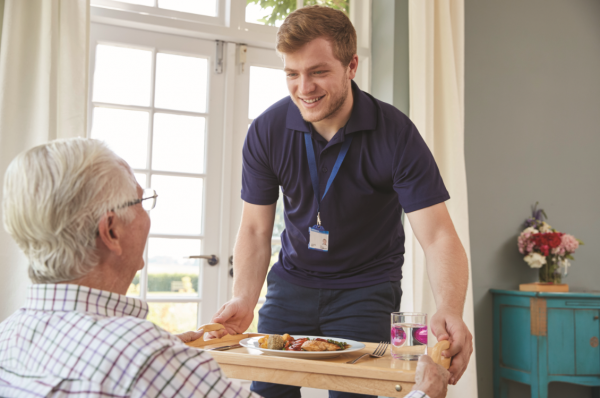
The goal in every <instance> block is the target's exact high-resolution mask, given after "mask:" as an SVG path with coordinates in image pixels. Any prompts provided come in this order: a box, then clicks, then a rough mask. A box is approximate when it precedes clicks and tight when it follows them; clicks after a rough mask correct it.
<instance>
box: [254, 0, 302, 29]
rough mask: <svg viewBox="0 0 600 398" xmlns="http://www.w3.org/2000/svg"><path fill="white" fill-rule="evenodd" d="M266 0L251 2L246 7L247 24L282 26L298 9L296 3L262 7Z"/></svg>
mask: <svg viewBox="0 0 600 398" xmlns="http://www.w3.org/2000/svg"><path fill="white" fill-rule="evenodd" d="M261 3H263V4H264V3H266V2H265V1H264V0H250V1H248V5H247V6H246V22H248V23H255V24H260V25H271V26H277V27H279V26H281V24H282V23H283V21H284V20H285V18H286V17H287V16H288V15H289V14H290V13H291V12H292V11H294V10H295V9H296V1H295V0H291V1H283V2H281V1H280V2H279V3H280V4H277V5H276V6H275V7H272V6H270V7H269V6H264V7H263V6H262V5H261Z"/></svg>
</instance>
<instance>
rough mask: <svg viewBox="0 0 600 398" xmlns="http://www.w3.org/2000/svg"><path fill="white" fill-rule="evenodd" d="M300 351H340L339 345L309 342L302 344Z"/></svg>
mask: <svg viewBox="0 0 600 398" xmlns="http://www.w3.org/2000/svg"><path fill="white" fill-rule="evenodd" d="M302 349H303V350H306V351H337V350H341V348H340V346H339V345H336V344H331V343H328V342H326V341H316V340H309V341H305V342H304V344H302Z"/></svg>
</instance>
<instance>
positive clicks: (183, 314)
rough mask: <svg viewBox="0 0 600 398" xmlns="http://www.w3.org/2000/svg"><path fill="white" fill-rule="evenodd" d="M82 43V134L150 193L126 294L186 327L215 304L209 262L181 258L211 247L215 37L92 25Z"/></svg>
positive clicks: (219, 82) (215, 190)
mask: <svg viewBox="0 0 600 398" xmlns="http://www.w3.org/2000/svg"><path fill="white" fill-rule="evenodd" d="M185 3H186V2H185V1H179V2H177V1H171V2H166V1H163V2H159V6H164V7H165V8H166V7H180V8H181V7H185V6H186V5H185ZM214 3H215V4H216V2H214ZM161 4H162V5H161ZM190 4H191V3H190ZM191 5H192V6H193V4H191ZM174 9H175V8H174ZM91 44H92V45H91V52H92V54H91V57H90V61H91V62H90V64H91V65H90V68H91V73H90V75H91V91H92V95H91V98H90V109H91V110H92V112H91V114H92V118H91V119H92V120H91V123H90V136H91V137H92V138H97V139H101V140H103V141H105V142H106V143H107V144H108V146H109V147H110V148H112V149H113V150H114V151H115V152H116V153H117V154H118V155H119V156H121V157H122V158H123V159H125V160H126V161H127V162H128V163H129V164H130V166H131V167H132V168H133V169H134V172H135V177H136V179H137V181H138V182H139V183H140V185H141V186H142V187H144V188H146V187H152V188H153V189H154V190H156V192H157V194H158V199H157V205H156V207H155V208H154V209H153V210H152V211H151V212H150V218H151V221H152V224H151V228H150V236H149V239H148V243H147V248H146V253H145V260H146V261H145V262H146V266H145V267H144V269H143V270H142V272H140V273H138V274H137V275H136V277H135V279H134V281H133V282H132V284H131V287H130V289H129V292H128V294H130V295H132V296H136V297H140V298H142V299H145V300H146V301H148V302H149V305H150V314H149V317H148V318H149V319H150V320H152V321H153V322H156V323H157V324H159V325H160V326H162V327H163V328H165V329H167V330H169V331H171V332H181V331H186V330H193V329H195V328H196V327H197V326H198V323H199V322H204V323H207V322H208V321H209V320H210V318H211V317H212V315H213V314H214V313H215V312H216V310H217V309H218V308H217V302H216V300H215V297H216V296H217V294H216V291H217V290H218V289H219V283H220V282H219V278H218V272H217V271H216V269H215V268H217V269H218V267H211V266H208V265H207V264H206V261H205V260H197V259H189V258H188V257H189V256H197V255H202V254H206V255H212V254H218V253H219V250H220V247H219V240H220V232H219V231H220V226H219V219H220V214H221V207H220V203H221V201H220V200H219V199H220V198H219V197H218V195H219V193H220V192H221V168H222V165H221V153H222V150H223V149H222V142H221V140H219V137H220V135H221V134H222V128H223V126H222V124H223V96H222V94H221V93H222V92H223V89H224V79H223V77H222V75H218V74H214V73H212V69H211V68H210V66H211V65H214V59H213V56H214V53H215V44H214V42H212V41H205V40H199V39H193V38H184V37H180V36H170V35H166V34H160V33H154V32H143V31H138V30H135V29H128V28H121V27H114V26H107V25H97V24H92V29H91ZM209 92H211V93H215V95H213V96H211V97H209V96H208V93H209ZM209 193H211V195H209ZM213 196H216V198H214V197H213ZM206 225H209V226H210V228H208V230H207V229H206V228H205V226H206Z"/></svg>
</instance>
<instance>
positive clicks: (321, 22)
mask: <svg viewBox="0 0 600 398" xmlns="http://www.w3.org/2000/svg"><path fill="white" fill-rule="evenodd" d="M277 50H278V52H279V53H280V54H281V55H282V58H283V62H284V66H285V69H284V70H285V72H286V75H287V84H288V89H289V92H290V97H288V98H285V99H283V100H281V101H279V102H277V103H275V104H274V105H272V106H271V107H270V108H269V109H267V110H266V111H265V112H264V113H263V114H262V115H261V116H259V117H258V118H257V119H255V120H254V122H253V123H252V125H251V126H250V129H249V131H248V136H247V138H246V143H245V146H244V151H243V156H244V165H243V167H244V168H243V185H242V199H243V200H244V207H243V214H242V221H241V225H240V231H239V234H238V239H237V243H236V247H235V252H234V257H235V265H234V267H235V279H234V287H233V290H234V291H233V298H232V300H230V301H229V302H228V303H226V304H225V305H224V306H223V307H222V308H221V309H220V310H219V311H218V312H217V314H216V315H215V317H214V318H213V321H214V322H219V323H222V324H224V325H225V327H226V328H227V330H228V332H229V333H241V332H244V331H245V330H246V328H247V327H248V326H249V325H250V322H251V321H252V318H253V310H254V307H255V305H256V303H257V300H258V297H259V294H260V290H261V286H262V284H263V282H264V280H265V276H266V274H267V269H268V264H269V258H270V255H271V251H270V242H271V234H272V230H273V221H274V216H275V202H276V201H277V198H278V194H279V189H280V187H281V191H282V192H283V195H284V204H285V223H286V229H285V231H284V232H283V233H282V235H281V244H282V245H281V252H280V256H279V261H278V262H277V263H276V264H275V265H274V266H273V269H272V271H271V272H270V273H269V275H268V278H267V283H268V293H267V299H266V302H265V304H264V305H263V307H262V308H261V310H260V312H259V324H258V330H259V332H262V333H278V334H281V333H290V334H307V335H322V336H330V337H342V338H348V339H354V340H360V341H389V333H390V313H391V312H394V311H398V309H399V307H400V297H401V290H400V279H401V276H402V275H401V266H402V263H403V254H404V231H403V228H402V225H401V223H400V215H401V212H402V209H404V211H405V212H406V214H407V216H408V218H409V220H410V222H411V225H412V226H413V230H414V232H415V234H416V236H417V238H418V240H419V242H420V244H421V245H422V247H423V249H424V251H425V254H426V257H427V267H428V273H429V278H430V281H431V285H432V288H433V293H434V296H435V299H436V303H437V307H438V311H437V313H436V314H435V316H433V317H432V318H431V320H430V328H431V330H432V332H433V333H434V334H435V335H436V336H437V338H438V339H439V340H444V339H449V340H450V342H451V348H450V349H449V350H447V351H445V352H444V355H446V356H453V357H454V359H453V364H452V367H451V368H450V374H451V379H450V382H451V383H452V384H455V383H456V381H458V379H459V378H460V377H461V375H462V373H463V372H464V370H465V368H466V366H467V364H468V361H469V357H470V355H471V352H472V336H471V334H470V333H469V330H468V329H467V327H466V325H465V324H464V322H463V320H462V311H463V305H464V299H465V294H466V289H467V280H468V265H467V258H466V255H465V251H464V249H463V247H462V245H461V243H460V240H459V239H458V236H457V235H456V232H455V230H454V226H453V224H452V221H451V219H450V217H449V215H448V211H447V209H446V206H445V204H444V203H443V202H444V201H446V200H448V199H449V195H448V192H447V191H446V189H445V187H444V184H443V181H442V178H441V176H440V174H439V171H438V168H437V166H436V164H435V161H434V159H433V156H432V155H431V153H430V151H429V150H428V148H427V146H426V144H425V143H424V141H423V140H422V138H421V136H420V135H419V132H418V131H417V130H416V128H415V126H414V125H413V124H412V123H411V121H410V120H409V119H408V118H407V117H406V116H405V115H403V114H402V113H401V112H400V111H398V110H397V109H395V108H393V107H392V106H390V105H388V104H385V103H383V102H381V101H378V100H377V99H375V98H373V97H371V96H370V95H368V94H366V93H364V92H362V91H361V90H360V89H359V88H358V87H357V86H356V84H355V83H354V82H352V79H353V78H354V76H355V74H356V71H357V68H358V56H357V55H356V32H355V30H354V28H353V26H352V24H351V23H350V21H349V19H348V18H347V17H346V16H345V15H344V14H343V13H342V12H340V11H336V10H333V9H331V8H326V7H319V6H313V7H305V8H302V9H299V10H297V11H295V12H293V13H292V14H291V15H290V16H289V17H288V18H287V19H286V21H285V22H284V23H283V25H282V26H281V28H280V29H279V32H278V35H277ZM325 237H327V240H326V241H327V242H328V244H327V248H326V249H321V248H320V247H319V248H318V249H317V250H314V249H315V247H314V246H312V247H309V245H310V242H311V241H312V242H320V241H321V239H325ZM253 391H256V392H258V393H260V394H261V395H263V396H265V397H267V398H269V397H295V396H299V389H298V388H297V387H291V386H281V385H274V384H267V383H254V384H253ZM330 396H331V397H351V396H357V395H355V394H347V393H338V392H330Z"/></svg>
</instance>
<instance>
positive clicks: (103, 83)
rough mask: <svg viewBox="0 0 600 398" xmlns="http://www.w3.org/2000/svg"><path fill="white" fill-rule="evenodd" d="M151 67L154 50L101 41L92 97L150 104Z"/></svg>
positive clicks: (97, 53)
mask: <svg viewBox="0 0 600 398" xmlns="http://www.w3.org/2000/svg"><path fill="white" fill-rule="evenodd" d="M151 69H152V52H151V51H146V50H137V49H133V48H125V47H116V46H106V45H103V44H99V45H98V46H97V47H96V68H95V70H94V95H93V101H98V102H111V103H115V104H125V105H142V106H148V105H150V81H151Z"/></svg>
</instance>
